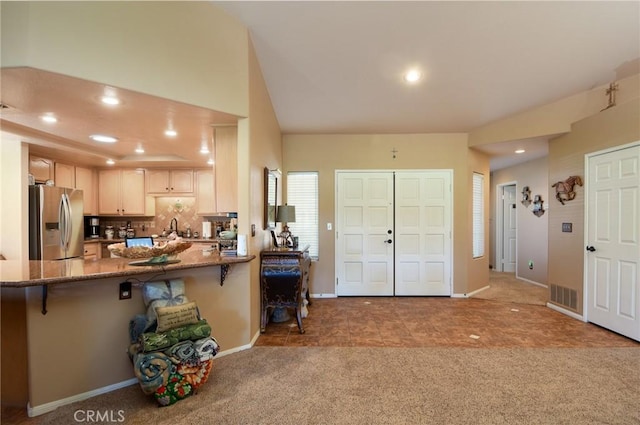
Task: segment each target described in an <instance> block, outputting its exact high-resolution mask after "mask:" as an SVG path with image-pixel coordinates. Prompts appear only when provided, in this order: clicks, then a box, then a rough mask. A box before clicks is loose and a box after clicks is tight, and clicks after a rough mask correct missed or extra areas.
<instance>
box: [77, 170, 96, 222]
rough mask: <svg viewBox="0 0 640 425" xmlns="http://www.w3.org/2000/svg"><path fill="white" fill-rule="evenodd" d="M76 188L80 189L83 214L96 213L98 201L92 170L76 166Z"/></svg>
mask: <svg viewBox="0 0 640 425" xmlns="http://www.w3.org/2000/svg"><path fill="white" fill-rule="evenodd" d="M76 189H81V190H82V200H83V203H84V214H85V215H96V214H97V213H98V202H97V197H96V183H95V178H94V171H93V170H92V169H90V168H84V167H76Z"/></svg>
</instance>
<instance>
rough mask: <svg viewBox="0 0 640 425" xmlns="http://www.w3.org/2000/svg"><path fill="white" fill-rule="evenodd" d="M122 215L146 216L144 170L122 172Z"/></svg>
mask: <svg viewBox="0 0 640 425" xmlns="http://www.w3.org/2000/svg"><path fill="white" fill-rule="evenodd" d="M121 171H122V180H121V186H120V188H121V195H120V196H121V200H122V214H124V215H145V205H146V204H145V201H146V196H145V195H146V193H145V190H144V170H121Z"/></svg>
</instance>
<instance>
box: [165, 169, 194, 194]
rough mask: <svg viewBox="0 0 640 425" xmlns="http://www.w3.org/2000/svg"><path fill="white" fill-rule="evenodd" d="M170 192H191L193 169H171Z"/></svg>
mask: <svg viewBox="0 0 640 425" xmlns="http://www.w3.org/2000/svg"><path fill="white" fill-rule="evenodd" d="M169 190H171V192H179V193H193V170H171V186H169Z"/></svg>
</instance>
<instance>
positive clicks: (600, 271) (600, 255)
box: [584, 143, 640, 341]
mask: <svg viewBox="0 0 640 425" xmlns="http://www.w3.org/2000/svg"><path fill="white" fill-rule="evenodd" d="M585 170H586V172H587V176H586V179H585V180H586V189H585V194H586V199H585V203H586V208H585V224H586V229H585V238H586V241H585V247H586V250H585V262H584V263H585V282H584V293H585V297H584V298H585V299H584V303H585V306H584V311H585V313H586V319H587V320H588V321H589V322H593V323H595V324H597V325H600V326H602V327H604V328H607V329H610V330H612V331H614V332H617V333H619V334H622V335H625V336H627V337H629V338H632V339H635V340H636V341H640V272H639V269H640V143H635V144H633V145H629V146H627V147H620V148H617V149H615V150H607V151H602V152H596V153H593V154H589V155H587V157H586V166H585Z"/></svg>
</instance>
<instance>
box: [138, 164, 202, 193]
mask: <svg viewBox="0 0 640 425" xmlns="http://www.w3.org/2000/svg"><path fill="white" fill-rule="evenodd" d="M147 193H148V194H151V195H163V194H167V193H175V194H188V195H190V194H193V170H182V169H176V170H147Z"/></svg>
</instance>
